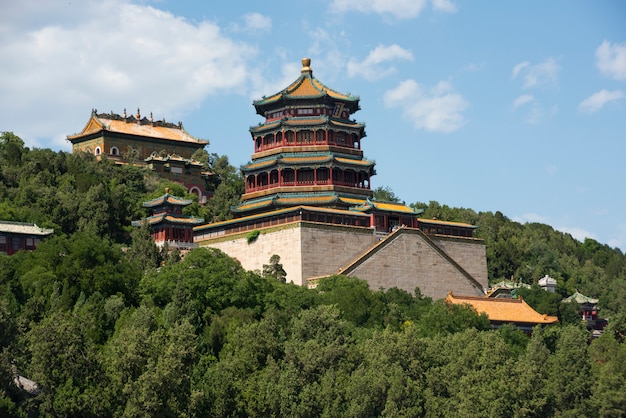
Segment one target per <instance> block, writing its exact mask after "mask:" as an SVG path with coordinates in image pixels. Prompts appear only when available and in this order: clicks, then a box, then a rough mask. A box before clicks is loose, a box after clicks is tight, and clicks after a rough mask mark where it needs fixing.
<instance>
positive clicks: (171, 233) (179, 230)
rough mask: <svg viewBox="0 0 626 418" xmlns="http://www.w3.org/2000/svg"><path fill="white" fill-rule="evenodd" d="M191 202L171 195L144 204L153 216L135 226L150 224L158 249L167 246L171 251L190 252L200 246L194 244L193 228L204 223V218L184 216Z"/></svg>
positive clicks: (167, 193) (134, 222)
mask: <svg viewBox="0 0 626 418" xmlns="http://www.w3.org/2000/svg"><path fill="white" fill-rule="evenodd" d="M192 203H193V202H192V201H191V200H186V199H182V198H180V197H176V196H173V195H171V194H170V193H169V188H167V189H165V194H164V195H162V196H159V197H157V198H156V199H152V200H150V201H147V202H144V203H143V205H142V206H143V207H144V208H149V209H151V210H152V215H150V216H148V217H147V218H145V219H144V220H139V221H133V222H132V225H133V226H141V225H142V223H143V222H144V221H145V222H148V225H149V226H150V233H151V235H152V238H153V239H154V242H155V243H156V245H157V246H158V247H163V246H165V245H166V244H167V246H168V247H169V248H170V249H179V250H190V249H192V248H196V247H197V246H198V245H197V244H195V243H194V242H193V227H194V226H196V225H200V224H202V223H203V222H204V219H203V218H194V217H192V216H187V215H183V208H184V207H186V206H189V205H190V204H192Z"/></svg>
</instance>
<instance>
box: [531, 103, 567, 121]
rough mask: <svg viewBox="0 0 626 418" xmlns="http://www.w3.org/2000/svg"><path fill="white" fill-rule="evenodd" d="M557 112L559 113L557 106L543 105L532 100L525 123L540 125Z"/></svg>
mask: <svg viewBox="0 0 626 418" xmlns="http://www.w3.org/2000/svg"><path fill="white" fill-rule="evenodd" d="M557 113H559V108H558V106H556V105H553V106H549V107H544V106H542V105H541V104H539V103H537V102H534V103H533V104H532V106H531V108H530V111H529V112H528V115H527V117H526V123H528V124H529V125H541V124H542V123H545V122H547V121H549V120H550V119H552V118H553V117H554V116H555V115H556V114H557Z"/></svg>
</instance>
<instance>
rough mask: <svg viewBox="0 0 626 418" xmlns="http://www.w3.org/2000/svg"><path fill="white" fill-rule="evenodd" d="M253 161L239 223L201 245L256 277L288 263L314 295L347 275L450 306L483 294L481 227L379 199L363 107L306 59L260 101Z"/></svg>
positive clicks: (200, 239)
mask: <svg viewBox="0 0 626 418" xmlns="http://www.w3.org/2000/svg"><path fill="white" fill-rule="evenodd" d="M253 104H254V107H255V109H256V112H257V114H259V115H261V116H262V117H263V118H264V120H263V122H261V123H259V124H258V125H257V126H253V127H251V128H250V134H251V137H252V148H253V153H252V158H251V162H250V163H249V164H247V165H246V166H244V167H243V168H242V171H243V174H244V177H245V193H244V194H243V196H242V200H241V203H240V204H238V205H237V206H236V207H233V208H232V211H233V214H234V219H230V220H227V221H221V222H213V223H209V224H205V225H199V226H196V227H195V228H194V240H195V242H196V243H198V244H199V245H200V246H207V247H213V248H218V249H220V250H222V251H224V252H225V253H227V254H229V255H230V256H231V257H233V258H236V259H237V260H239V261H240V262H241V264H242V265H243V267H244V268H246V269H248V270H261V269H262V268H263V265H264V264H267V263H268V261H269V260H270V258H271V257H272V256H273V255H278V256H280V260H281V263H282V265H283V268H284V269H285V271H286V273H287V277H286V279H287V280H288V281H291V282H294V283H296V284H300V285H308V286H310V287H313V286H315V284H316V283H317V280H318V279H319V277H323V276H328V275H330V274H336V273H342V274H346V275H351V276H355V277H359V278H361V279H363V280H366V281H367V282H368V283H369V285H370V287H372V288H374V289H378V288H381V287H382V288H391V287H398V288H401V289H404V290H407V291H409V292H413V291H414V290H415V288H416V287H419V288H420V291H421V292H422V294H424V295H427V296H430V297H433V298H443V297H445V296H446V294H447V293H448V292H449V291H451V290H452V291H454V292H458V293H463V294H472V295H477V296H478V295H484V292H485V290H486V288H487V263H486V251H485V246H484V242H483V241H482V240H480V239H477V238H475V237H474V235H473V234H474V230H475V226H473V225H469V224H464V223H459V222H442V221H437V220H427V219H423V218H418V216H419V215H420V214H421V213H422V211H421V210H414V209H413V208H410V207H408V206H406V205H405V204H403V203H397V202H382V201H378V200H376V199H374V198H373V195H374V193H373V190H372V189H371V186H370V180H371V178H372V176H374V175H375V170H374V162H373V161H371V160H368V159H366V158H365V157H364V154H363V150H362V147H361V146H362V144H363V140H364V138H365V136H366V135H365V125H364V124H363V123H359V122H356V121H354V120H353V119H352V116H353V114H354V113H355V112H357V111H358V110H359V109H360V106H359V98H358V97H356V96H352V95H349V94H343V93H340V92H338V91H336V90H334V89H331V88H329V87H328V86H326V85H325V84H323V83H322V82H320V81H319V80H318V79H317V78H316V77H314V76H313V70H312V69H311V60H310V59H308V58H305V59H303V60H302V70H301V72H300V76H299V77H298V78H297V79H296V80H295V81H294V82H293V83H291V84H290V85H289V86H287V87H286V88H284V89H282V90H281V91H279V92H278V93H275V94H272V95H270V96H268V97H263V98H262V99H260V100H257V101H254V102H253Z"/></svg>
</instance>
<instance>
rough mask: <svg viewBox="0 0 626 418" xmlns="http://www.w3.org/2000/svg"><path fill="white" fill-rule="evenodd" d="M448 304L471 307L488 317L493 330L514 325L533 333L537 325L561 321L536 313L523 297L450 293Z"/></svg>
mask: <svg viewBox="0 0 626 418" xmlns="http://www.w3.org/2000/svg"><path fill="white" fill-rule="evenodd" d="M446 302H448V303H454V304H458V305H470V306H471V307H472V308H474V309H475V310H476V312H478V313H484V314H485V315H487V317H488V318H489V321H490V322H491V325H492V327H493V328H498V327H499V326H501V325H503V324H513V325H515V327H516V328H518V329H521V330H523V331H526V332H531V331H532V328H533V327H534V326H536V325H548V324H554V323H556V322H558V321H559V319H558V318H557V317H556V316H550V315H545V314H540V313H539V312H537V311H535V310H534V309H533V308H532V307H531V306H530V305H528V304H527V303H526V302H525V301H524V299H522V298H521V297H518V298H515V299H513V298H490V297H485V296H483V297H476V296H458V295H454V294H453V293H452V292H450V293H448V295H447V296H446Z"/></svg>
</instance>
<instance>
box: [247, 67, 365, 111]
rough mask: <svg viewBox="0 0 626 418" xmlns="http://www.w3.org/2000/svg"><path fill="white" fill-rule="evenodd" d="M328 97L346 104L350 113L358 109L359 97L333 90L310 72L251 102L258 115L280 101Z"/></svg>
mask: <svg viewBox="0 0 626 418" xmlns="http://www.w3.org/2000/svg"><path fill="white" fill-rule="evenodd" d="M326 98H327V99H328V100H329V101H331V102H333V101H334V102H337V101H339V102H343V103H345V104H347V105H348V110H349V111H350V113H353V112H356V111H357V110H358V109H359V98H358V97H356V96H351V95H348V94H343V93H340V92H338V91H336V90H333V89H331V88H329V87H327V86H326V85H324V83H322V82H320V81H319V80H317V79H316V78H315V77H314V76H313V74H312V73H310V72H308V73H305V74H302V75H301V76H300V77H298V78H297V79H296V80H295V81H294V82H293V83H291V84H290V85H289V86H287V87H286V88H285V89H283V90H282V91H280V92H278V93H275V94H273V95H271V96H269V97H264V98H263V99H260V100H255V101H253V102H252V104H253V105H254V107H255V108H256V110H257V113H258V114H259V115H262V116H263V115H264V114H265V112H266V110H267V109H268V108H274V107H276V105H279V104H280V103H281V102H284V103H285V104H286V103H290V102H293V101H302V100H306V101H310V100H317V101H319V100H323V99H326Z"/></svg>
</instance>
